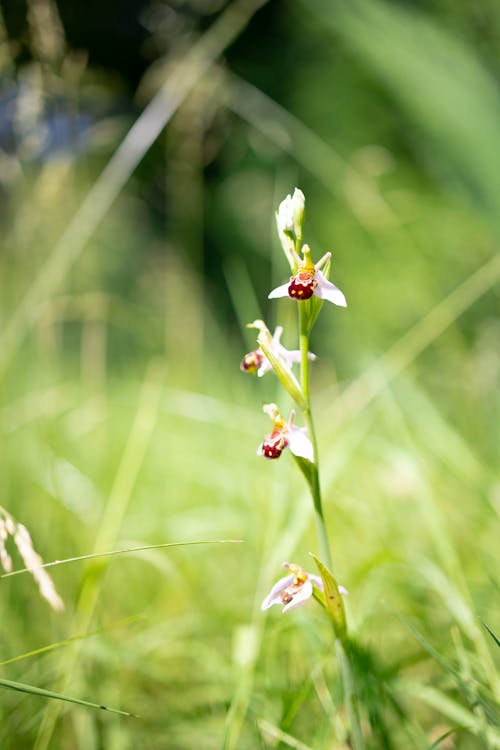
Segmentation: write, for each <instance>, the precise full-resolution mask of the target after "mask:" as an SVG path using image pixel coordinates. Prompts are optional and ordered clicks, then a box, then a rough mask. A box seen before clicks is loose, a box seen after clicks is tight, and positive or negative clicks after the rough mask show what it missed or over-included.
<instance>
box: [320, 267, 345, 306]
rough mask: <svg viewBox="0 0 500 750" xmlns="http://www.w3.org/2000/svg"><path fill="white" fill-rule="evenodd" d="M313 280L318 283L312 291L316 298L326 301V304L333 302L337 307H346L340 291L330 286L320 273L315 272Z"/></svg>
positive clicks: (333, 285)
mask: <svg viewBox="0 0 500 750" xmlns="http://www.w3.org/2000/svg"><path fill="white" fill-rule="evenodd" d="M314 278H315V279H316V281H317V282H318V286H317V287H316V289H315V290H314V294H315V295H316V297H319V298H320V299H326V300H328V302H333V304H334V305H339V306H340V307H347V301H346V298H345V297H344V295H343V294H342V292H341V291H340V289H338V288H337V287H336V286H335V284H332V282H331V281H328V279H325V277H324V276H323V274H322V273H321V271H316V273H315V274H314Z"/></svg>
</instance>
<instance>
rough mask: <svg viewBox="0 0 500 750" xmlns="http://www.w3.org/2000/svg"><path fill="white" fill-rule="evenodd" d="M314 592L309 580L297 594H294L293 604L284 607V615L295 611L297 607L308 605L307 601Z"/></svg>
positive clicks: (289, 603)
mask: <svg viewBox="0 0 500 750" xmlns="http://www.w3.org/2000/svg"><path fill="white" fill-rule="evenodd" d="M312 592H313V586H312V583H311V581H310V580H309V578H308V579H307V581H305V582H304V583H303V584H302V586H301V587H300V589H299V590H298V591H297V593H296V594H294V596H293V599H292V601H291V602H288V604H286V605H285V606H284V607H283V610H282V611H283V614H286V613H287V612H290V610H291V609H295V608H296V607H302V605H303V604H305V603H306V601H307V600H308V599H309V597H310V596H311V594H312Z"/></svg>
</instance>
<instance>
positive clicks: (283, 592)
mask: <svg viewBox="0 0 500 750" xmlns="http://www.w3.org/2000/svg"><path fill="white" fill-rule="evenodd" d="M283 566H284V567H285V568H288V570H289V571H290V573H289V575H287V576H284V577H283V578H280V579H279V581H277V582H276V583H275V584H274V586H273V587H272V589H271V591H270V592H269V594H268V595H267V596H266V598H265V599H264V601H263V602H262V604H261V609H262V610H265V609H269V607H272V606H273V604H283V605H284V607H283V610H282V611H283V614H286V613H287V612H290V610H292V609H295V608H296V607H302V605H303V604H305V603H306V602H307V600H308V599H309V598H310V597H311V596H312V593H313V587H314V586H316V588H318V589H319V590H320V591H323V589H324V586H323V581H322V580H321V578H320V577H319V576H316V575H314V573H306V571H305V570H303V569H302V568H301V567H300V565H296V564H295V563H283ZM339 592H340V593H341V594H347V593H348V592H347V589H345V588H344V587H343V586H339Z"/></svg>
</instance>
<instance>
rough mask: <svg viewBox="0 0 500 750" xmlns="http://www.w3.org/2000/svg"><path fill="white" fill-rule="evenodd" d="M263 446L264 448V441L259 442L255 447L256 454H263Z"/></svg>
mask: <svg viewBox="0 0 500 750" xmlns="http://www.w3.org/2000/svg"><path fill="white" fill-rule="evenodd" d="M263 448H264V443H261V444H260V445H259V447H258V448H257V455H258V456H263V455H264V454H263V452H262V451H263Z"/></svg>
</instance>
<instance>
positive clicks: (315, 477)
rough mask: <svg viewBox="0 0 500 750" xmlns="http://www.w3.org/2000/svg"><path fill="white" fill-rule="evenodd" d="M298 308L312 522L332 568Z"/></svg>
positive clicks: (305, 334)
mask: <svg viewBox="0 0 500 750" xmlns="http://www.w3.org/2000/svg"><path fill="white" fill-rule="evenodd" d="M297 304H298V308H299V328H300V353H301V358H300V384H301V388H302V393H303V395H304V399H305V406H304V409H303V414H304V419H305V422H306V426H307V430H308V433H309V437H310V439H311V443H312V446H313V453H314V464H313V466H312V468H311V478H310V482H309V486H310V488H311V495H312V500H313V505H314V520H315V524H316V534H317V537H318V547H319V551H320V555H321V559H322V560H323V561H324V563H325V565H327V567H329V568H331V567H332V556H331V553H330V544H329V542H328V534H327V531H326V524H325V517H324V515H323V504H322V501H321V488H320V483H319V453H318V442H317V440H316V432H315V429H314V422H313V418H312V412H311V397H310V393H309V359H308V356H307V354H308V352H309V325H308V322H309V316H308V314H307V313H308V309H307V307H306V305H307V303H306V302H298V303H297Z"/></svg>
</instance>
